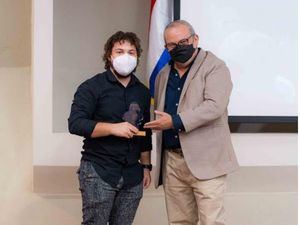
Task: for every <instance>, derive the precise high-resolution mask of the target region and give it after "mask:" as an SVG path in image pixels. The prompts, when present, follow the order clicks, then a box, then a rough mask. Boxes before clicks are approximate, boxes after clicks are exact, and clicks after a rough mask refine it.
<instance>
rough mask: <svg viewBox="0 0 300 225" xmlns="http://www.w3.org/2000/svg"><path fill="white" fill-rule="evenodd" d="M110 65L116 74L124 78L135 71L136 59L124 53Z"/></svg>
mask: <svg viewBox="0 0 300 225" xmlns="http://www.w3.org/2000/svg"><path fill="white" fill-rule="evenodd" d="M112 64H113V67H114V69H115V70H116V71H117V73H118V74H120V75H121V76H124V77H126V76H128V75H129V74H130V73H131V72H132V71H133V70H134V69H135V67H136V65H137V58H136V57H134V56H131V55H129V54H127V53H125V54H123V55H120V56H117V57H116V58H114V59H113V60H112Z"/></svg>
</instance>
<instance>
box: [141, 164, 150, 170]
mask: <svg viewBox="0 0 300 225" xmlns="http://www.w3.org/2000/svg"><path fill="white" fill-rule="evenodd" d="M142 167H143V168H144V169H148V170H149V171H151V170H152V164H148V165H146V164H142Z"/></svg>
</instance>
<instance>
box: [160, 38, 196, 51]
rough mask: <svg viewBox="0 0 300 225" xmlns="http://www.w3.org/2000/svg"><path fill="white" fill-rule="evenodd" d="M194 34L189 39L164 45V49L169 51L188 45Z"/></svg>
mask: <svg viewBox="0 0 300 225" xmlns="http://www.w3.org/2000/svg"><path fill="white" fill-rule="evenodd" d="M194 35H195V34H191V35H190V36H189V37H187V38H184V39H181V40H180V41H178V43H177V44H176V43H174V42H170V43H167V44H165V48H166V49H168V50H169V51H170V50H172V49H174V48H176V47H177V46H178V45H188V44H189V40H190V38H191V37H193V36H194Z"/></svg>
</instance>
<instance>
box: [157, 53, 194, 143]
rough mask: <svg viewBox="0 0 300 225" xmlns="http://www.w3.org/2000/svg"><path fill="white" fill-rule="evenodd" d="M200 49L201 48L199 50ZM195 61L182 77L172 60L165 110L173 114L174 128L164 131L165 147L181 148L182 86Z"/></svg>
mask: <svg viewBox="0 0 300 225" xmlns="http://www.w3.org/2000/svg"><path fill="white" fill-rule="evenodd" d="M199 51H200V49H199V50H198V52H199ZM195 58H196V57H195ZM193 63H194V61H193V62H192V63H191V64H190V67H189V69H188V70H187V71H186V72H185V73H184V74H183V76H182V77H181V78H180V76H179V73H178V72H177V70H176V69H175V68H174V62H173V61H171V62H170V66H171V70H170V74H169V79H168V83H167V89H166V98H165V107H164V111H165V112H166V113H168V114H170V115H171V116H172V120H173V127H174V129H169V130H165V131H163V148H165V149H174V148H181V145H180V140H179V136H178V133H179V132H182V131H184V126H183V123H182V120H181V118H180V116H179V115H178V114H177V108H178V104H179V99H180V95H181V92H182V88H183V86H184V83H185V81H186V78H187V76H188V73H189V71H190V68H191V66H192V65H193Z"/></svg>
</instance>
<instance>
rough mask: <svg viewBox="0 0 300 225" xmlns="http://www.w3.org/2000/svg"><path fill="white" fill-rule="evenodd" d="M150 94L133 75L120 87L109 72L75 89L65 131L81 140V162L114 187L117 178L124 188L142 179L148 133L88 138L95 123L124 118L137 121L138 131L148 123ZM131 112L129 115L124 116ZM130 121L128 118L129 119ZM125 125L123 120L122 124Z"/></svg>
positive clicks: (119, 120)
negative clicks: (141, 158)
mask: <svg viewBox="0 0 300 225" xmlns="http://www.w3.org/2000/svg"><path fill="white" fill-rule="evenodd" d="M150 100H151V98H150V93H149V90H148V88H146V87H145V86H144V85H143V84H142V83H141V82H140V81H139V80H138V79H137V78H136V77H135V76H134V75H132V76H131V81H130V82H129V84H128V85H127V87H124V86H123V85H122V84H121V83H119V81H118V80H117V79H116V77H115V76H114V75H113V73H112V72H111V71H110V70H107V71H106V72H104V73H101V74H98V75H96V76H94V77H92V78H91V79H89V80H87V81H85V82H83V83H82V84H81V85H80V86H79V87H78V89H77V91H76V93H75V96H74V100H73V104H72V108H71V114H70V117H69V131H70V133H72V134H76V135H79V136H83V137H85V139H84V144H83V149H84V151H82V159H83V160H88V161H91V162H93V165H94V167H95V169H96V171H97V173H98V174H99V176H100V177H101V178H102V179H103V180H104V181H106V182H107V183H109V184H110V185H112V186H116V185H117V184H118V181H119V180H120V178H121V176H122V177H123V179H124V187H126V186H127V187H130V186H135V185H137V184H138V183H139V182H141V181H142V179H143V168H142V166H141V165H140V164H139V159H140V154H141V152H142V151H150V150H151V149H152V144H151V130H146V136H145V137H142V136H136V137H134V138H132V139H127V138H121V137H116V136H105V137H98V138H91V134H92V132H93V130H94V128H95V126H96V124H97V122H107V123H120V122H124V119H125V116H126V115H127V117H134V118H138V124H137V126H138V127H139V129H140V130H143V125H144V123H146V122H148V121H149V120H150ZM132 109H133V110H134V111H135V112H133V114H128V112H130V111H131V112H132ZM129 119H130V118H129ZM126 121H127V120H126Z"/></svg>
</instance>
